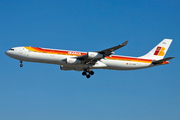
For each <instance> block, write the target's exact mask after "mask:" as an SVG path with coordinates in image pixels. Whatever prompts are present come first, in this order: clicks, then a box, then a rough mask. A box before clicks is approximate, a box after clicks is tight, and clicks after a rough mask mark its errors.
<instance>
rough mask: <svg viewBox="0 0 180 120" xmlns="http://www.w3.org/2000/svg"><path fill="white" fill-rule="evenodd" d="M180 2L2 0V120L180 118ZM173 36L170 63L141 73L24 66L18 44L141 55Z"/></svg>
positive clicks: (145, 119)
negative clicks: (11, 53) (15, 50)
mask: <svg viewBox="0 0 180 120" xmlns="http://www.w3.org/2000/svg"><path fill="white" fill-rule="evenodd" d="M179 6H180V2H179V1H178V0H173V1H171V0H150V1H143V0H137V1H133V0H126V1H124V0H66V1H64V0H53V1H50V0H49V1H48V0H43V1H41V0H31V1H29V0H22V1H21V0H16V1H14V0H0V16H1V19H0V56H1V62H0V66H1V67H0V71H1V72H0V119H1V120H12V119H13V120H52V119H53V120H82V119H84V120H110V119H111V120H112V119H113V120H119V119H123V120H152V119H153V120H159V119H163V120H169V119H173V120H179V119H180V102H179V101H180V87H179V86H180V77H179V75H178V74H179V69H178V68H179V67H180V65H179V64H178V63H179V58H180V57H179V45H180V41H179V39H180V36H179V31H180V22H179V21H180V15H179V13H180V7H179ZM164 38H170V39H173V42H172V44H171V46H170V49H169V51H168V52H167V54H166V57H172V56H174V57H176V58H175V59H173V60H171V61H170V64H169V65H164V66H158V67H154V68H148V69H142V70H135V71H113V70H95V75H93V76H92V77H91V78H90V79H86V78H85V77H83V76H82V75H81V72H76V71H69V72H68V71H61V70H60V69H59V66H58V65H49V64H40V63H29V62H24V66H23V68H20V67H19V61H18V60H14V59H12V58H9V57H8V56H6V55H5V54H4V52H5V51H6V50H8V49H9V48H12V47H15V46H35V47H46V48H56V49H68V50H77V51H97V50H102V49H106V48H109V47H112V46H115V45H118V44H120V43H122V42H124V41H126V40H128V41H129V43H128V45H127V46H125V47H123V48H121V49H119V50H117V51H116V52H115V54H118V55H126V56H141V55H144V54H145V53H147V52H148V51H150V50H151V49H152V48H153V47H154V46H155V45H157V44H158V43H159V42H160V41H161V40H163V39H164Z"/></svg>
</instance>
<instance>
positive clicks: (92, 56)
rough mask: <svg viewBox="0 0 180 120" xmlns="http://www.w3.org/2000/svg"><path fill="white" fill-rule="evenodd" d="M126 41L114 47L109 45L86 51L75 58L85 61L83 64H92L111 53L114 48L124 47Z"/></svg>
mask: <svg viewBox="0 0 180 120" xmlns="http://www.w3.org/2000/svg"><path fill="white" fill-rule="evenodd" d="M127 43H128V41H125V42H124V43H122V44H120V45H117V46H114V47H111V48H108V49H105V50H100V51H95V52H88V53H87V54H86V55H83V56H79V57H77V59H79V60H82V61H83V63H85V64H91V65H94V64H95V63H96V62H97V61H98V60H100V59H102V58H104V57H106V56H109V55H111V54H113V53H114V51H115V50H117V49H119V48H121V47H124V46H125V45H126V44H127Z"/></svg>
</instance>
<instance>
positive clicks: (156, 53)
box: [139, 39, 172, 60]
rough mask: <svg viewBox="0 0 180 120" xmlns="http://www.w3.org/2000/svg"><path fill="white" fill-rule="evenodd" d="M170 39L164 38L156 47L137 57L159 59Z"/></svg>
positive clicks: (166, 48) (163, 54)
mask: <svg viewBox="0 0 180 120" xmlns="http://www.w3.org/2000/svg"><path fill="white" fill-rule="evenodd" d="M171 42H172V39H164V40H163V41H161V42H160V43H159V44H158V45H157V46H156V47H154V48H153V49H152V50H151V51H150V52H149V53H147V54H146V55H144V56H141V57H139V58H144V59H153V60H161V59H163V58H164V56H165V54H166V52H167V50H168V48H169V46H170V45H171Z"/></svg>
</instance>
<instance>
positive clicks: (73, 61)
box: [66, 58, 81, 64]
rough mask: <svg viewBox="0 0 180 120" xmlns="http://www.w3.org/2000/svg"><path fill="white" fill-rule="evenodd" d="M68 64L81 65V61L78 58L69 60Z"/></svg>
mask: <svg viewBox="0 0 180 120" xmlns="http://www.w3.org/2000/svg"><path fill="white" fill-rule="evenodd" d="M66 63H67V64H80V63H81V60H78V59H76V58H67V59H66Z"/></svg>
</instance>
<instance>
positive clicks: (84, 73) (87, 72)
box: [82, 69, 94, 78]
mask: <svg viewBox="0 0 180 120" xmlns="http://www.w3.org/2000/svg"><path fill="white" fill-rule="evenodd" d="M82 75H83V76H85V75H86V77H87V78H90V77H91V75H94V71H92V70H89V69H86V70H84V71H83V72H82Z"/></svg>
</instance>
